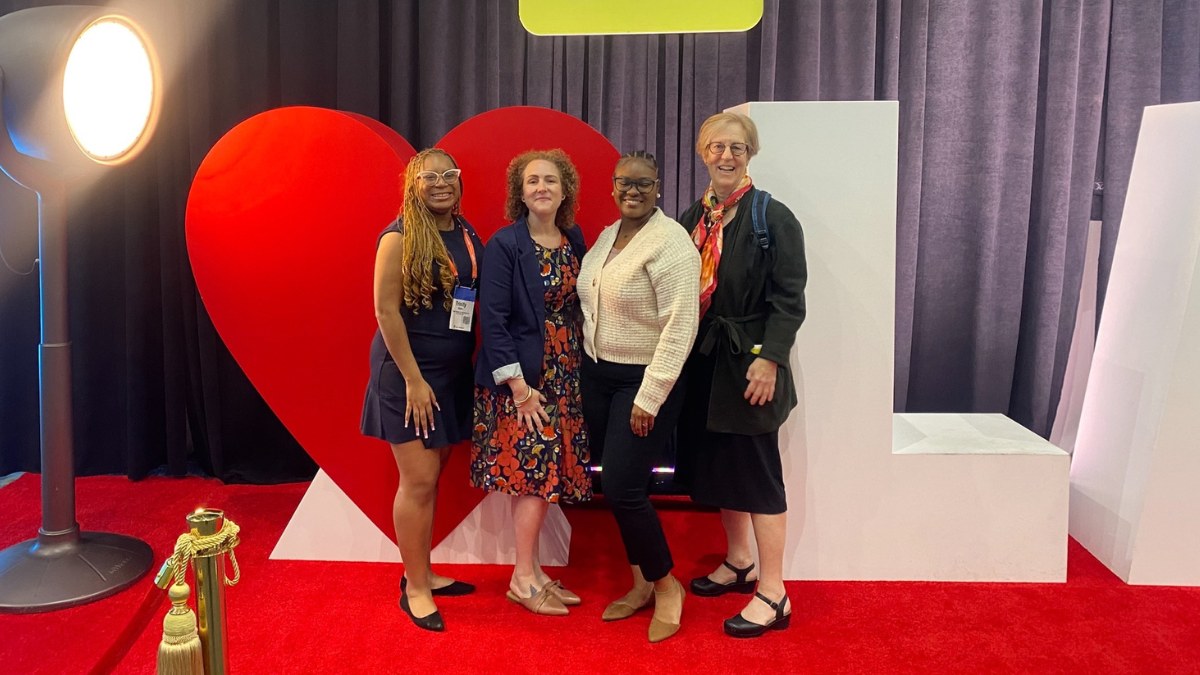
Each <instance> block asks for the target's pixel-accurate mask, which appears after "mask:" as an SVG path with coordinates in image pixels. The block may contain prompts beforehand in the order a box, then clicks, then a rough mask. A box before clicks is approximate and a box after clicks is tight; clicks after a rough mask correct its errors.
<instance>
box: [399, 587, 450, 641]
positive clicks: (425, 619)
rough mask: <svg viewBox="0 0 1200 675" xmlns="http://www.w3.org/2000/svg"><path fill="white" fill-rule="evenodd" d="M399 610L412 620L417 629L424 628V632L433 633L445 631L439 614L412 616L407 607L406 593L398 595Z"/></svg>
mask: <svg viewBox="0 0 1200 675" xmlns="http://www.w3.org/2000/svg"><path fill="white" fill-rule="evenodd" d="M400 609H402V610H404V613H405V614H407V615H408V618H410V619H412V622H413V623H414V624H416V625H417V628H424V629H425V630H431V631H433V632H435V633H440V632H442V631H444V630H446V622H445V621H442V613H441V612H434V613H433V614H429V615H426V616H416V615H415V614H413V613H412V610H411V609H409V607H408V594H407V593H403V592H402V593H400Z"/></svg>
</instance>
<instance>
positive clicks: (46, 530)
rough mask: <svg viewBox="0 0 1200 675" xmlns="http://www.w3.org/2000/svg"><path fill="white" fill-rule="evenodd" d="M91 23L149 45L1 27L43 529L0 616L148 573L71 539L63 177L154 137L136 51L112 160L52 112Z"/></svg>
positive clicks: (58, 25)
mask: <svg viewBox="0 0 1200 675" xmlns="http://www.w3.org/2000/svg"><path fill="white" fill-rule="evenodd" d="M101 23H105V25H109V24H112V25H114V26H117V27H118V28H119V27H120V26H121V25H122V24H125V25H127V26H128V29H127V30H129V31H130V32H131V33H133V34H135V35H136V36H137V37H138V38H139V39H141V40H142V41H143V43H144V45H148V42H146V41H145V39H144V37H143V36H142V35H141V33H140V31H138V30H137V28H136V26H134V25H133V24H132V23H131V22H129V21H128V20H127V19H124V18H123V17H119V16H114V15H113V14H111V13H110V12H107V11H105V10H104V9H103V8H99V7H73V6H58V7H41V8H35V9H28V10H22V11H19V12H14V13H12V14H9V15H6V16H3V17H0V169H2V170H3V172H4V173H6V174H7V175H8V176H9V177H11V178H12V179H13V180H14V181H16V182H17V183H18V184H20V185H21V186H23V187H25V188H27V189H29V190H32V191H34V192H36V193H37V196H38V255H39V263H38V280H39V290H40V294H41V344H40V346H39V353H38V376H39V377H38V380H39V393H40V412H41V463H42V525H41V527H40V528H39V529H38V533H37V538H35V539H30V540H27V541H24V542H21V543H19V544H16V545H14V546H10V547H9V548H7V549H4V550H3V551H0V612H14V613H26V612H40V611H48V610H53V609H60V608H66V607H73V606H76V605H81V604H84V603H87V602H90V601H92V600H98V599H100V598H103V597H106V596H109V595H112V594H114V593H116V592H118V591H120V590H122V589H124V588H126V587H128V586H130V585H132V584H133V583H134V582H135V581H137V580H138V579H139V578H141V577H142V576H143V575H144V574H145V573H146V572H147V571H148V570H149V569H150V566H151V564H152V563H153V553H152V551H151V549H150V546H149V545H147V544H146V543H145V542H143V541H140V540H138V539H135V538H132V537H128V536H123V535H118V534H107V533H100V532H81V531H80V529H79V524H78V523H77V522H76V521H75V466H74V458H75V453H74V447H73V438H72V433H73V425H72V419H73V418H72V410H71V341H70V328H69V323H68V311H67V309H68V303H67V232H66V192H67V189H66V187H67V179H66V177H65V176H67V175H68V174H70V173H71V170H72V167H79V166H81V165H83V164H91V163H95V164H108V165H112V164H119V163H121V162H123V161H127V160H128V159H129V158H131V157H132V156H133V155H134V154H136V152H137V151H139V150H140V149H141V148H142V147H143V146H144V145H145V142H146V140H147V139H148V137H149V135H150V133H151V131H152V129H153V125H154V123H155V121H156V118H157V109H158V104H159V100H160V97H161V93H160V92H159V91H158V90H159V87H158V81H159V79H158V74H157V63H155V62H154V58H153V54H152V53H151V52H150V51H149V47H148V46H145V49H146V50H147V59H148V60H149V61H150V64H151V69H152V70H153V71H154V72H153V80H154V91H153V92H152V93H151V94H150V98H151V105H152V109H151V110H150V111H149V112H148V114H147V115H146V122H145V124H144V126H143V127H141V128H139V129H138V130H137V135H136V136H135V137H134V139H133V141H132V142H130V143H128V144H126V147H124V148H119V152H114V153H112V154H108V153H109V150H107V149H106V150H104V151H103V152H102V154H96V153H94V152H93V151H92V150H91V149H90V148H91V147H94V146H89V145H88V143H89V139H88V138H81V135H80V134H81V132H80V131H79V130H77V129H76V128H75V127H74V126H73V123H72V122H71V121H70V119H69V115H70V113H69V111H64V109H63V108H64V106H63V100H64V98H66V99H67V100H68V105H70V100H69V97H68V96H67V95H66V94H64V93H62V92H64V87H65V86H66V84H67V83H66V82H65V81H64V71H65V70H66V69H67V67H68V66H67V62H68V58H69V55H70V54H71V53H72V51H73V49H74V47H75V44H76V42H77V41H78V40H80V38H81V36H83V35H84V33H85V32H87V31H88V30H90V29H91V28H92V27H94V26H96V25H98V24H101ZM80 44H82V41H80ZM91 79H93V80H94V78H91ZM47 92H48V93H47ZM119 145H121V144H120V143H118V146H119ZM82 160H89V161H86V162H84V161H82Z"/></svg>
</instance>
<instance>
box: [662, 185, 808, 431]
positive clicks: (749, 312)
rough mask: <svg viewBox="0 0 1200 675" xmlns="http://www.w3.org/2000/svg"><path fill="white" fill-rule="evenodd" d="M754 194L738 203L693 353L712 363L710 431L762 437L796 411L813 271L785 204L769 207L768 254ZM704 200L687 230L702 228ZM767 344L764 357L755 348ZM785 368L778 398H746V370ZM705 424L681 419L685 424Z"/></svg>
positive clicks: (689, 214)
mask: <svg viewBox="0 0 1200 675" xmlns="http://www.w3.org/2000/svg"><path fill="white" fill-rule="evenodd" d="M754 192H755V191H754V189H751V190H750V191H749V192H747V193H746V194H745V195H744V196H743V197H742V199H741V200H740V201H739V202H738V209H737V213H736V214H734V217H733V220H732V221H731V222H727V223H725V233H724V245H723V247H722V253H721V263H720V267H719V268H718V270H717V289H716V291H715V292H714V293H713V296H712V305H711V306H710V307H709V309H708V311H707V312H705V314H704V316H703V317H701V319H700V330H699V333H698V334H697V335H696V343H695V345H694V346H693V347H692V355H693V357H695V358H703V357H710V358H712V359H713V360H714V362H713V371H712V373H713V375H712V393H711V395H710V397H709V402H708V417H707V420H706V426H707V428H708V430H709V431H714V432H721V433H731V434H748V435H753V434H763V433H768V432H772V431H775V430H777V429H778V428H779V427H780V426H781V425H783V423H784V422H785V421H786V420H787V417H788V413H790V412H791V410H792V408H794V407H796V385H795V382H794V381H793V379H792V374H791V368H790V366H789V363H788V354H789V352H790V351H791V349H792V344H793V343H794V342H795V341H796V331H798V330H799V329H800V324H802V323H803V322H804V314H805V309H804V287H805V284H806V283H807V282H808V266H807V263H806V262H805V259H804V232H803V230H802V229H801V228H800V221H798V220H796V216H794V215H792V212H791V210H790V209H788V207H787V206H785V205H784V204H783V203H782V202H780V201H778V200H776V199H772V200H771V202H770V203H769V204H768V205H767V226H768V230H769V231H770V236H771V245H770V246H769V247H768V248H767V249H766V250H763V249H762V247H761V246H760V245H759V242H758V239H757V238H756V237H755V235H754V228H753V226H752V224H751V216H750V211H751V204H752V203H753V198H754ZM703 213H704V209H703V207H702V206H701V204H700V202H699V201H697V202H696V203H695V204H692V206H690V207H689V208H688V209H687V210H686V211H684V212H683V213H682V214H680V216H679V218H678V220H679V222H680V223H681V224H682V225H683V226H684V227H685V228H687V230H688V232H691V231H692V230H694V229H695V228H696V226H697V224H698V223H699V222H700V218H701V216H702V215H703ZM757 345H761V348H760V349H759V353H758V354H754V353H752V349H753V348H754V347H755V346H757ZM760 356H761V357H762V358H765V359H769V360H771V361H774V362H775V363H777V364H779V371H778V374H777V376H776V380H775V396H774V399H773V400H772V401H771V402H770V403H767V404H765V405H761V406H752V405H750V403H749V401H747V400H745V398H743V393H744V392H745V391H746V386H747V381H746V371H747V370H748V369H749V368H750V364H751V363H752V362H753V361H754V359H756V358H758V357H760ZM689 423H691V424H699V423H701V420H680V424H689Z"/></svg>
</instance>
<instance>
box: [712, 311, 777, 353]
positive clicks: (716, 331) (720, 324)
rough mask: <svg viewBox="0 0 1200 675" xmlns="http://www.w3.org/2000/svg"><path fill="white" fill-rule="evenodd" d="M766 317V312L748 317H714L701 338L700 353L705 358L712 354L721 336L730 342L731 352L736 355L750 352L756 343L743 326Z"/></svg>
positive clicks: (748, 315)
mask: <svg viewBox="0 0 1200 675" xmlns="http://www.w3.org/2000/svg"><path fill="white" fill-rule="evenodd" d="M766 316H767V315H766V313H764V312H759V313H758V314H747V315H746V316H718V315H712V316H711V317H710V319H709V323H708V328H706V329H705V330H704V335H703V336H702V337H701V338H700V350H699V351H700V353H701V354H703V355H705V356H708V355H710V354H712V351H713V348H715V347H716V346H717V339H718V338H720V337H721V336H724V337H725V339H726V340H727V341H728V342H729V351H730V352H732V353H734V354H744V353H746V352H749V351H750V350H751V349H753V348H754V341H753V340H752V339H751V338H750V336H749V335H747V334H746V329H745V328H744V327H743V326H745V324H748V323H750V322H751V321H758V320H759V319H763V318H766Z"/></svg>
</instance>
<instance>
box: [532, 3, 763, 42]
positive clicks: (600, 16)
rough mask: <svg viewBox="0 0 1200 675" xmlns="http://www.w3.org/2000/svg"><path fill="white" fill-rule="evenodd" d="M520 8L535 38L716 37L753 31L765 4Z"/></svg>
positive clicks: (572, 5) (656, 4) (537, 5)
mask: <svg viewBox="0 0 1200 675" xmlns="http://www.w3.org/2000/svg"><path fill="white" fill-rule="evenodd" d="M519 8H520V9H519V11H520V14H521V23H522V24H524V26H525V30H527V31H529V32H530V33H533V34H534V35H620V34H629V33H718V32H736V31H747V30H750V29H751V28H753V27H754V26H755V25H756V24H757V23H758V22H759V21H760V20H762V14H763V0H642V1H641V2H628V1H626V2H617V1H614V0H520V3H519Z"/></svg>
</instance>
